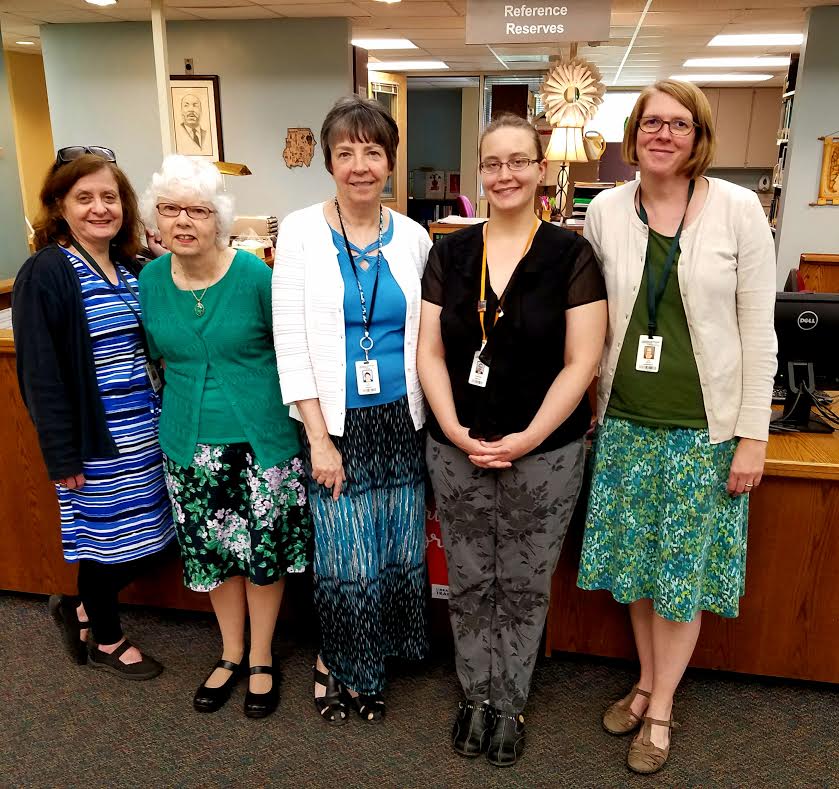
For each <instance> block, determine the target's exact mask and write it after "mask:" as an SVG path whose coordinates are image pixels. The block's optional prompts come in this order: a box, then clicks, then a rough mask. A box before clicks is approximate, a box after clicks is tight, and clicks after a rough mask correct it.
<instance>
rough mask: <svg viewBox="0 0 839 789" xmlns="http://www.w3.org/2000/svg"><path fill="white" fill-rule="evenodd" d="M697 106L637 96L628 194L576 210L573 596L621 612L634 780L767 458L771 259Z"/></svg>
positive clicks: (725, 570) (649, 766)
mask: <svg viewBox="0 0 839 789" xmlns="http://www.w3.org/2000/svg"><path fill="white" fill-rule="evenodd" d="M713 154H714V131H713V126H712V121H711V112H710V107H709V106H708V101H707V99H706V98H705V96H704V94H703V93H702V92H701V91H700V90H699V89H697V88H696V87H694V86H693V85H691V84H689V83H686V82H678V81H671V80H666V81H663V82H658V83H656V84H655V85H652V86H651V87H649V88H646V89H645V90H644V91H643V92H642V93H641V95H640V97H639V98H638V101H637V103H636V105H635V108H634V109H633V111H632V114H631V115H630V117H629V120H628V121H627V125H626V132H625V136H624V142H623V156H624V159H625V160H626V161H627V162H629V163H630V164H634V165H638V167H639V169H640V171H641V178H640V181H633V182H631V183H628V184H626V185H624V186H620V187H617V188H615V189H612V190H609V191H608V192H605V193H602V194H601V195H599V196H598V197H597V198H596V199H595V200H594V201H593V202H592V203H591V205H590V206H589V208H588V212H587V217H586V227H585V235H586V238H587V239H588V240H589V241H590V242H591V245H592V246H593V247H594V250H595V253H596V254H597V258H598V259H599V260H600V261H601V263H602V266H603V273H604V277H605V280H606V289H607V292H608V301H609V331H608V334H607V338H606V349H605V353H604V355H603V359H602V362H601V370H600V379H599V383H598V390H599V391H598V402H597V416H598V421H599V422H600V426H599V428H598V436H597V443H596V452H595V457H594V472H593V481H592V489H591V496H590V499H589V509H588V517H587V522H586V531H585V537H584V542H583V550H582V556H581V559H580V574H579V580H578V583H579V585H580V586H581V587H582V588H584V589H608V590H609V591H610V592H611V593H612V595H613V596H614V598H615V599H616V600H618V601H619V602H621V603H626V604H628V606H629V614H630V619H631V621H632V629H633V632H634V635H635V644H636V646H637V649H638V657H639V659H640V664H641V666H640V673H639V677H638V681H637V682H636V684H635V685H634V687H633V688H632V690H631V691H630V692H629V694H628V695H627V696H626V697H625V698H623V699H621V700H619V701H617V702H615V703H614V704H612V706H610V707H609V708H608V709H607V710H606V712H605V714H604V716H603V726H604V728H605V729H606V730H607V731H608V732H610V733H611V734H627V733H629V732H632V731H634V730H636V729H638V728H639V727H640V732H639V734H638V735H637V736H636V737H635V739H634V740H633V742H632V744H631V746H630V748H629V753H628V756H627V764H628V766H629V768H630V769H632V770H634V771H635V772H639V773H652V772H656V771H657V770H659V769H661V767H662V766H663V765H664V763H665V761H666V760H667V757H668V755H669V751H670V731H671V729H672V727H673V726H675V724H674V722H673V719H672V706H673V696H674V694H675V692H676V688H677V687H678V685H679V682H680V681H681V678H682V675H683V673H684V670H685V668H686V666H687V664H688V661H689V660H690V657H691V655H692V653H693V649H694V646H695V644H696V639H697V637H698V636H699V629H700V625H701V621H702V612H703V611H711V612H713V613H715V614H718V615H720V616H725V617H735V616H737V614H738V611H739V599H740V597H741V596H742V595H743V593H744V590H745V572H746V526H747V520H748V495H747V494H748V493H749V492H750V491H753V490H754V489H755V488H756V487H757V486H758V485H759V484H760V479H761V475H762V473H763V465H764V461H765V458H766V441H767V438H768V431H769V416H770V404H771V398H772V381H773V376H774V373H775V353H776V341H775V334H774V330H773V308H774V301H775V250H774V245H773V243H772V236H771V234H770V232H769V226H768V224H767V222H766V216H765V215H764V212H763V209H762V208H761V206H760V203H759V201H758V199H757V197H756V196H755V195H754V194H753V193H752V192H750V191H749V190H747V189H744V188H742V187H739V186H735V185H734V184H731V183H728V182H727V181H721V180H718V179H716V178H705V177H703V173H704V171H705V170H706V168H707V167H708V166H709V165H710V163H711V161H712V159H713Z"/></svg>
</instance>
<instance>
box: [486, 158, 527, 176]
mask: <svg viewBox="0 0 839 789" xmlns="http://www.w3.org/2000/svg"><path fill="white" fill-rule="evenodd" d="M505 164H506V165H507V169H508V170H509V171H510V172H513V173H516V172H521V171H522V170H526V169H527V168H528V167H530V165H531V164H539V160H538V159H526V158H525V157H517V158H515V159H510V160H509V161H506V162H501V161H499V160H498V159H489V160H487V161H485V162H481V163H480V165H479V167H480V170H481V172H482V173H486V174H487V175H497V174H498V173H500V172H501V168H502V167H503V166H504V165H505Z"/></svg>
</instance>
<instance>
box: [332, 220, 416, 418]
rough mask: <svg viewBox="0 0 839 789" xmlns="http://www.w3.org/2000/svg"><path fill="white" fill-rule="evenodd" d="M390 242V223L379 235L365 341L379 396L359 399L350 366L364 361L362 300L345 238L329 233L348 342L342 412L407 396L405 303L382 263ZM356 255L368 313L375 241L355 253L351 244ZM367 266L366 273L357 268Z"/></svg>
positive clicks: (376, 244)
mask: <svg viewBox="0 0 839 789" xmlns="http://www.w3.org/2000/svg"><path fill="white" fill-rule="evenodd" d="M392 238H393V221H392V220H391V222H390V226H389V227H388V229H387V230H386V231H385V232H384V233H383V234H382V263H381V268H380V270H379V285H378V288H377V289H376V306H375V309H374V311H373V322H372V323H371V324H370V337H371V338H372V339H373V342H374V343H375V344H374V345H373V349H372V350H371V351H370V358H371V359H375V360H376V362H377V364H378V368H379V387H380V391H379V394H374V395H362V394H359V393H358V381H357V379H356V375H355V363H356V362H362V361H364V351H362V350H361V345H360V344H359V343H360V341H361V338H362V337H363V336H364V322H363V321H362V320H361V301H360V296H359V293H358V283H357V282H356V279H355V274H354V273H353V269H352V264H351V263H350V258H349V255H347V245H346V244H345V243H344V237H343V236H342V235H341V233H339V232H338V231H337V230H335V229H334V228H332V241H333V243H334V244H335V249H336V250H337V251H338V263H339V265H340V267H341V276H342V277H343V278H344V326H345V328H346V331H345V336H346V338H347V408H364V407H366V406H371V405H384V404H385V403H393V402H395V401H396V400H399V398H400V397H404V396H405V394H406V393H407V391H408V385H407V383H406V382H405V310H406V309H407V302H406V301H405V294H404V293H402V288H400V287H399V283H398V282H397V281H396V280H395V279H394V277H393V274H392V273H391V271H390V266H389V265H388V262H387V260H386V259H385V252H386V247H387V245H388V244H389V243H390V241H391V239H392ZM350 248H351V249H352V251H353V252H354V253H355V256H356V257H355V259H356V271H357V272H358V278H359V280H360V281H361V287H362V289H363V290H364V298H365V299H366V301H367V310H368V311H369V310H370V300H371V299H372V297H373V284H374V283H375V281H376V257H377V255H378V251H379V240H378V239H376V240H375V241H374V242H373V243H372V244H370V245H369V246H366V247H365V248H364V249H360V248H359V247H357V246H356V245H355V244H353V243H350ZM362 261H366V262H367V264H368V268H367V270H366V271H365V270H364V267H363V266H362V265H361V262H362Z"/></svg>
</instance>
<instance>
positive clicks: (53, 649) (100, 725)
mask: <svg viewBox="0 0 839 789" xmlns="http://www.w3.org/2000/svg"><path fill="white" fill-rule="evenodd" d="M0 621H2V623H3V627H2V632H1V633H0V656H2V662H3V675H2V680H0V682H1V683H2V684H0V704H2V706H1V707H0V786H3V787H6V786H10V787H17V786H21V787H72V786H79V787H82V786H83V787H135V786H136V787H147V786H155V787H169V786H173V787H202V788H203V789H210V787H220V786H278V787H336V788H337V787H370V786H376V787H422V789H432V787H471V786H475V787H492V786H504V787H624V786H631V787H646V786H655V787H718V786H719V787H750V788H751V787H828V786H837V787H839V689H837V687H835V686H824V685H816V684H806V683H793V682H782V681H772V680H757V679H750V678H745V677H741V676H734V675H721V674H715V673H711V672H693V671H691V672H688V675H687V677H686V679H685V681H684V684H683V688H682V690H681V692H680V694H679V697H678V707H677V710H676V714H677V718H678V719H679V720H681V721H682V722H683V724H684V727H683V728H682V729H681V730H679V731H677V732H676V734H675V737H674V745H673V751H672V754H671V759H670V763H669V764H668V765H667V766H666V767H665V769H664V771H662V772H661V773H659V774H658V775H657V776H653V777H649V778H642V777H639V776H634V775H632V774H631V773H629V772H628V771H627V769H626V767H625V763H624V757H625V753H626V748H627V747H628V744H629V741H628V739H620V738H616V737H611V736H609V735H607V734H606V733H605V732H603V731H602V729H601V728H600V714H601V711H602V709H603V707H604V706H605V705H606V704H607V703H608V702H610V701H611V700H613V699H615V698H617V697H619V696H621V695H622V694H624V693H625V692H626V690H627V689H628V687H629V686H630V685H631V683H632V679H633V677H632V672H631V667H630V666H628V665H625V664H619V663H614V662H610V661H603V660H595V659H591V658H579V657H572V656H555V657H554V658H552V659H550V660H541V661H540V664H539V666H538V667H537V669H536V674H535V678H534V683H533V691H532V694H531V699H530V705H529V707H528V709H527V711H526V713H527V731H528V747H527V751H526V753H525V755H524V757H523V759H522V760H521V762H520V763H519V764H518V765H517V766H516V767H514V768H512V769H507V770H499V769H497V768H494V767H492V766H491V765H489V764H488V763H487V762H486V761H485V760H484V759H483V758H480V759H477V760H472V761H470V760H465V759H461V758H459V757H458V756H457V755H456V754H454V753H453V752H452V751H451V749H450V746H449V742H448V733H449V730H450V725H451V719H452V715H453V710H454V707H455V705H456V702H457V700H458V684H457V679H456V677H455V674H454V670H453V665H452V661H451V658H450V655H449V648H448V646H447V645H445V644H443V645H442V647H441V648H439V649H438V652H439V654H437V655H436V656H435V657H434V658H432V659H431V660H430V661H429V662H428V663H427V664H425V665H422V666H420V667H417V668H407V667H396V668H395V670H394V673H393V677H392V682H391V686H390V689H389V692H388V697H387V698H388V715H387V719H386V721H385V722H384V724H383V725H381V726H370V725H367V724H364V723H362V722H361V721H360V720H359V719H358V718H357V717H354V718H353V719H352V721H351V723H350V724H349V725H348V726H345V727H343V728H340V729H332V728H329V727H327V726H325V725H324V724H323V723H322V722H321V721H319V720H318V719H317V716H316V713H315V711H314V707H313V706H312V703H311V700H310V674H309V667H310V665H311V660H312V652H313V646H314V645H313V642H312V640H311V637H310V636H308V635H306V634H300V633H291V632H289V630H288V628H286V632H281V633H279V634H278V637H277V644H276V646H277V652H278V654H279V656H280V658H279V662H278V665H280V666H281V667H282V670H283V672H284V674H285V680H284V683H283V686H282V702H281V707H280V709H279V710H278V712H277V713H276V714H275V715H273V716H272V717H270V718H268V719H265V720H261V721H259V720H257V721H252V720H248V719H247V718H245V717H244V715H243V714H242V710H241V704H242V698H243V695H244V684H243V685H241V686H240V687H239V688H238V689H237V691H236V693H235V694H234V697H233V698H232V699H231V701H230V703H229V704H228V705H227V706H226V707H225V708H224V709H222V710H221V711H220V712H218V713H216V714H214V715H199V714H197V713H195V712H193V711H192V708H191V697H192V693H193V691H194V689H195V687H196V685H197V684H198V683H199V682H200V681H201V680H202V679H203V678H204V676H205V675H206V673H207V672H208V670H209V669H210V667H211V665H212V664H213V662H214V661H215V660H216V659H217V657H218V650H219V639H218V636H217V632H216V629H215V626H214V623H213V621H212V619H211V618H210V617H208V616H204V615H195V614H184V613H178V612H171V611H164V612H161V611H153V610H146V609H127V610H126V614H125V617H124V623H125V629H126V632H127V633H128V635H129V636H130V637H131V638H132V639H134V640H135V641H136V642H137V643H138V644H140V645H142V646H143V647H144V648H145V649H147V650H148V651H149V652H150V653H151V654H153V655H155V656H157V657H158V658H159V659H160V660H162V661H163V662H164V663H165V664H166V671H165V672H164V673H163V675H162V676H161V677H159V678H158V679H156V680H153V681H151V682H144V683H130V682H124V681H121V680H119V679H118V678H116V677H113V676H111V675H110V674H107V673H104V672H101V671H97V670H95V669H92V668H89V667H86V666H85V667H77V666H74V665H72V664H71V663H70V661H69V659H68V658H67V657H66V655H65V654H64V652H63V650H62V648H61V645H60V642H59V637H58V633H57V631H56V628H55V627H54V625H53V623H52V621H51V620H50V619H49V617H48V615H47V610H46V603H45V600H44V599H43V598H38V597H31V596H23V595H12V594H0Z"/></svg>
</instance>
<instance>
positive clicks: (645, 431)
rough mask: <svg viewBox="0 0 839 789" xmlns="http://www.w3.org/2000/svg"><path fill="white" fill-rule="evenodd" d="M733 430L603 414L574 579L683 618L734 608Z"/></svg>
mask: <svg viewBox="0 0 839 789" xmlns="http://www.w3.org/2000/svg"><path fill="white" fill-rule="evenodd" d="M736 447H737V442H736V440H731V441H726V442H724V443H722V444H711V443H710V441H709V437H708V431H707V430H689V429H682V428H661V427H646V426H644V425H639V424H637V423H635V422H631V421H629V420H625V419H613V418H608V417H607V418H606V420H605V422H604V424H603V425H602V426H601V427H600V429H599V430H598V435H597V440H596V448H595V453H594V469H593V479H592V484H591V495H590V498H589V505H588V515H587V518H586V529H585V535H584V538H583V550H582V556H581V557H580V573H579V577H578V580H577V585H578V586H579V587H580V588H582V589H608V590H609V591H610V592H611V593H612V595H613V596H614V598H615V599H616V600H617V601H618V602H621V603H631V602H634V601H636V600H642V599H649V600H652V602H653V606H654V608H655V611H656V613H658V614H659V615H660V616H662V617H664V618H665V619H670V620H672V621H675V622H690V621H692V620H693V619H695V617H696V615H697V614H698V613H699V612H700V611H712V612H713V613H716V614H720V615H721V616H726V617H735V616H737V614H738V613H739V604H740V597H742V596H743V594H744V593H745V585H746V531H747V525H748V496H739V497H737V498H731V497H730V496H729V495H728V493H727V491H726V483H727V481H728V475H729V472H730V469H731V461H732V459H733V457H734V450H735V449H736Z"/></svg>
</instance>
